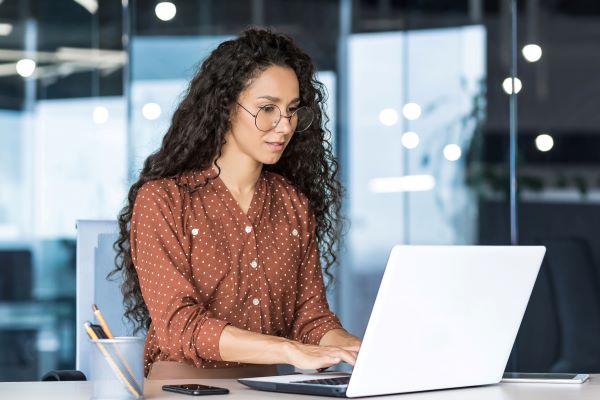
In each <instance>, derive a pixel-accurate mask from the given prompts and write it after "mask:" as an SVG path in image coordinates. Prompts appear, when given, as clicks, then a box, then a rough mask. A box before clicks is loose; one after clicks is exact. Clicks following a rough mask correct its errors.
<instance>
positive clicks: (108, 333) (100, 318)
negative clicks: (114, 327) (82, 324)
mask: <svg viewBox="0 0 600 400" xmlns="http://www.w3.org/2000/svg"><path fill="white" fill-rule="evenodd" d="M92 310H93V311H94V315H95V316H96V319H98V322H100V326H101V327H102V329H104V333H106V336H108V338H109V339H113V338H114V336H113V334H112V332H111V331H110V329H109V328H108V324H107V323H106V321H105V320H104V316H103V315H102V313H101V312H100V309H99V308H98V306H97V305H95V304H92Z"/></svg>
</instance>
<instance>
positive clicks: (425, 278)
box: [239, 246, 546, 397]
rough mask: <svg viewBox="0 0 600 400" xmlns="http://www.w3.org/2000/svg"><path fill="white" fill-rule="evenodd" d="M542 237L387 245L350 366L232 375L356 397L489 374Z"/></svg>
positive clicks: (517, 311)
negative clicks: (516, 242)
mask: <svg viewBox="0 0 600 400" xmlns="http://www.w3.org/2000/svg"><path fill="white" fill-rule="evenodd" d="M545 251H546V249H545V247H543V246H395V247H394V248H393V249H392V252H391V254H390V257H389V259H388V263H387V267H386V269H385V273H384V275H383V279H382V281H381V285H380V286H379V291H378V293H377V298H376V300H375V304H374V306H373V311H372V312H371V317H370V318H369V323H368V325H367V330H366V332H365V336H364V339H363V343H362V346H361V348H360V351H359V353H358V359H357V360H356V365H355V366H354V369H353V371H352V374H344V373H322V374H314V375H307V374H295V375H284V376H272V377H261V378H249V379H239V382H240V383H242V384H244V385H246V386H249V387H251V388H254V389H259V390H267V391H276V392H288V393H304V394H313V395H325V396H336V397H361V396H376V395H384V394H395V393H406V392H418V391H424V390H434V389H448V388H457V387H465V386H477V385H486V384H493V383H498V382H500V380H501V379H502V374H503V372H504V368H505V367H506V363H507V361H508V357H509V355H510V352H511V349H512V346H513V342H514V340H515V337H516V335H517V331H518V329H519V325H520V324H521V320H522V318H523V314H524V313H525V308H526V307H527V302H528V301H529V296H530V295H531V291H532V289H533V285H534V283H535V280H536V277H537V274H538V271H539V269H540V265H541V263H542V259H543V257H544V253H545Z"/></svg>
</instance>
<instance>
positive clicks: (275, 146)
mask: <svg viewBox="0 0 600 400" xmlns="http://www.w3.org/2000/svg"><path fill="white" fill-rule="evenodd" d="M265 143H266V145H267V147H268V148H269V149H270V150H271V151H283V145H284V144H285V142H265Z"/></svg>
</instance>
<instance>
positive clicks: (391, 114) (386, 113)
mask: <svg viewBox="0 0 600 400" xmlns="http://www.w3.org/2000/svg"><path fill="white" fill-rule="evenodd" d="M379 122H381V123H382V124H383V125H385V126H393V125H396V122H398V112H397V111H396V110H394V109H393V108H385V109H383V110H381V112H380V113H379Z"/></svg>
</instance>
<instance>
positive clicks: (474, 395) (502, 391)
mask: <svg viewBox="0 0 600 400" xmlns="http://www.w3.org/2000/svg"><path fill="white" fill-rule="evenodd" d="M194 382H195V383H203V384H205V385H213V386H220V387H226V388H228V389H229V390H230V391H231V393H230V394H229V395H225V396H211V397H210V398H211V399H221V398H222V399H223V400H227V399H249V400H258V399H283V400H286V399H289V400H307V399H310V398H317V399H327V398H328V397H320V396H314V397H313V396H307V395H294V394H284V393H270V392H259V391H256V390H252V389H249V388H247V387H245V386H244V385H241V384H239V383H237V381H235V380H233V379H196V380H190V379H186V380H170V381H158V380H152V381H148V380H146V382H145V388H144V389H145V390H144V398H145V399H179V400H186V399H194V398H196V399H203V398H204V397H202V396H200V397H197V396H186V395H181V394H177V393H169V392H164V391H162V390H161V386H162V385H165V384H177V383H194ZM90 397H91V386H90V382H85V381H84V382H0V399H2V400H20V399H23V400H30V399H50V400H53V399H56V400H70V399H73V400H75V399H77V400H80V399H86V400H87V399H89V398H90ZM207 398H208V397H207ZM373 398H375V397H369V398H368V399H373ZM378 398H383V399H402V400H598V399H600V374H597V375H592V376H591V377H590V380H589V381H587V382H586V383H584V384H581V385H572V384H552V383H547V384H535V383H503V384H499V385H490V386H480V387H475V388H466V389H452V390H438V391H433V392H421V393H411V394H401V395H395V396H383V397H378Z"/></svg>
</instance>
